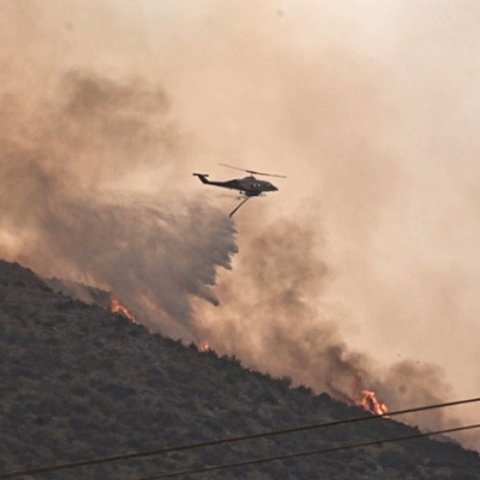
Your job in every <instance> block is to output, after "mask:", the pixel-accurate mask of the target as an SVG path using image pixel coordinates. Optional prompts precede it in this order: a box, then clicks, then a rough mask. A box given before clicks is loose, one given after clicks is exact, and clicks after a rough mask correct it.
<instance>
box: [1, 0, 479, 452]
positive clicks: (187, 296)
mask: <svg viewBox="0 0 480 480" xmlns="http://www.w3.org/2000/svg"><path fill="white" fill-rule="evenodd" d="M3 3H4V4H2V8H3V10H2V15H0V27H1V28H0V42H1V45H2V49H1V50H0V65H1V67H2V68H1V69H0V79H1V80H2V87H1V88H2V90H1V95H0V96H1V99H0V102H1V111H2V113H3V116H2V119H1V120H0V127H1V129H0V178H1V179H2V191H1V192H0V200H1V206H0V208H1V213H2V215H1V219H0V255H2V256H5V257H7V258H10V259H17V260H20V261H23V262H25V263H27V264H28V265H29V266H31V267H32V268H35V269H37V270H39V271H40V272H41V273H43V274H45V275H50V274H51V275H57V276H64V277H68V278H71V279H74V280H80V281H84V282H86V283H94V284H96V285H99V286H103V287H107V288H112V289H113V290H115V291H116V293H117V295H119V296H120V297H121V299H122V300H123V301H124V303H127V304H128V305H129V306H130V307H131V308H132V309H135V310H139V311H141V312H142V315H143V314H144V315H145V316H146V318H147V320H146V321H147V322H148V323H149V325H152V324H153V322H155V321H158V320H159V321H160V324H161V326H162V328H163V329H164V331H166V332H167V333H171V334H174V335H179V336H183V337H184V338H188V339H190V338H196V339H197V340H199V341H200V340H205V339H206V340H208V341H210V343H211V344H212V345H213V347H214V348H216V349H218V350H219V351H224V352H226V353H230V354H232V353H233V354H235V355H237V356H238V357H240V358H241V359H242V361H244V362H245V363H246V364H248V365H250V366H255V367H256V368H262V369H265V370H269V371H270V372H272V373H274V374H278V375H290V376H291V377H292V378H293V379H294V381H295V382H296V383H306V384H308V385H311V386H313V387H314V388H316V389H318V390H328V391H329V392H331V393H333V394H335V395H336V396H338V397H340V398H344V399H346V400H348V401H355V400H356V396H357V391H358V389H360V388H361V387H363V386H365V387H372V388H374V389H375V390H377V392H378V395H379V396H380V397H383V398H384V399H385V400H387V401H388V403H389V404H390V406H391V407H392V408H395V407H396V406H397V405H398V406H400V407H404V406H408V405H416V404H421V403H429V402H430V401H436V400H437V399H440V400H449V399H453V398H461V397H467V396H472V397H473V396H476V395H477V394H478V387H479V385H480V377H479V374H478V369H477V367H476V366H477V365H478V361H479V357H478V352H479V350H478V345H477V344H478V340H477V339H478V337H479V335H480V328H479V324H478V289H479V288H480V284H479V280H478V279H479V276H478V271H479V270H480V256H479V255H478V244H479V242H480V228H479V226H478V225H479V223H478V191H479V189H478V178H479V175H478V155H479V153H480V144H479V138H480V137H479V136H478V132H477V128H476V125H477V123H478V122H477V121H478V116H479V114H480V112H479V108H478V105H479V104H478V102H476V101H475V98H476V97H475V95H476V93H475V92H477V90H478V84H479V75H478V72H480V68H479V65H480V56H479V54H478V52H479V49H478V48H477V47H478V35H477V31H478V18H479V14H480V10H479V6H478V2H472V1H470V0H458V1H455V2H451V1H450V2H449V1H445V2H440V4H438V5H435V8H432V6H431V5H430V4H429V2H417V1H413V0H405V1H403V2H383V4H381V5H376V8H372V5H371V2H369V1H367V0H353V1H349V2H347V3H348V5H345V4H344V2H336V1H325V2H317V3H315V2H310V1H297V0H282V2H278V1H276V0H271V1H265V2H257V1H254V0H252V1H248V0H242V1H236V0H234V1H231V2H224V1H223V0H220V1H217V0H204V1H202V2H178V1H177V0H163V1H162V2H151V1H149V0H138V1H136V2H130V1H127V0H115V1H113V0H104V1H102V2H93V1H90V0H70V1H69V2H58V1H53V0H52V1H51V2H44V1H42V0H18V1H15V2H14V1H11V2H3ZM92 72H95V73H92ZM159 85H160V87H159ZM217 162H226V163H233V164H235V165H237V166H240V167H241V166H243V167H249V168H254V169H258V170H262V171H276V172H278V173H283V174H286V175H287V176H288V179H287V180H286V181H280V180H279V182H281V183H279V184H278V186H279V187H280V191H279V192H277V193H275V194H274V195H272V196H270V197H269V198H265V199H258V201H257V199H255V200H252V201H251V202H249V203H248V204H247V205H246V206H245V207H243V208H242V210H241V211H240V212H239V213H238V216H236V222H237V223H238V230H239V235H238V239H237V240H238V242H239V245H240V252H239V254H238V255H236V256H234V258H233V271H231V272H228V271H222V270H223V269H220V270H219V271H220V272H222V273H221V282H220V285H219V288H218V289H214V291H213V290H212V288H211V286H212V285H211V284H212V282H213V281H214V279H215V272H216V267H218V266H222V267H223V266H228V265H229V259H230V257H231V255H232V254H233V253H234V252H235V251H236V246H235V243H234V240H235V238H234V234H235V232H234V227H233V224H232V223H231V222H230V221H228V220H227V219H226V218H225V216H224V215H222V214H220V212H219V211H218V210H216V209H215V208H212V207H211V206H209V205H216V206H218V208H221V209H222V212H225V211H229V209H231V208H233V206H232V205H228V206H227V205H223V204H222V203H221V202H223V200H222V201H220V196H221V195H222V194H220V193H218V194H216V193H215V191H213V189H212V190H210V191H208V190H207V189H205V192H206V194H207V195H208V197H202V198H201V199H200V198H198V197H197V196H196V193H193V192H195V191H194V190H193V188H194V187H196V188H197V190H196V191H201V190H200V188H203V187H201V186H200V185H196V184H194V183H193V179H192V177H191V175H190V174H191V172H192V171H198V170H199V169H201V171H206V172H209V173H211V174H212V176H213V175H215V176H217V175H219V176H220V177H222V173H225V175H224V178H228V174H226V172H225V171H221V170H219V167H218V166H217V165H216V163H217ZM215 167H216V168H217V169H216V170H215ZM192 185H193V187H192ZM206 198H209V199H211V200H210V203H205V200H206ZM187 199H188V200H187ZM207 202H208V200H207ZM305 212H306V213H307V214H306V215H299V213H302V214H303V213H305ZM308 214H309V215H308ZM166 279H168V281H166ZM215 294H216V295H217V296H218V299H220V300H221V305H222V306H221V308H218V309H213V308H212V309H210V308H209V307H208V306H206V305H205V302H204V301H203V299H208V300H210V301H212V302H216V300H217V298H216V297H215ZM195 296H198V297H200V298H202V301H198V302H195V309H196V315H194V314H193V313H192V311H191V310H190V300H191V298H192V297H195ZM177 325H178V326H177ZM180 325H181V326H180ZM359 352H363V353H359ZM417 359H418V360H417ZM432 364H439V365H440V366H441V368H440V367H433V366H432ZM443 372H446V375H447V376H446V377H445V376H444V375H445V374H444V373H443ZM444 378H446V380H444ZM447 383H452V384H455V385H454V389H453V390H452V391H451V392H450V391H449V388H448V387H447V386H446V384H447ZM435 415H436V416H435V418H431V419H430V420H429V422H430V423H429V424H431V425H434V424H435V422H438V421H440V420H439V417H438V414H435ZM474 416H475V412H473V414H472V415H470V417H471V418H474ZM422 418H425V416H422ZM462 418H463V419H464V420H465V422H467V421H468V420H469V419H468V415H464V414H463V413H462ZM413 421H416V420H415V419H413ZM422 421H423V420H422ZM477 445H478V439H477Z"/></svg>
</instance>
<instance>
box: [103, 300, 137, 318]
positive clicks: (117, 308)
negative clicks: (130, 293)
mask: <svg viewBox="0 0 480 480" xmlns="http://www.w3.org/2000/svg"><path fill="white" fill-rule="evenodd" d="M108 309H109V310H110V311H111V312H112V313H119V314H120V315H123V316H124V317H126V318H128V319H129V320H130V321H131V322H133V323H137V319H136V318H135V315H134V314H133V313H132V312H131V311H130V310H129V309H128V308H127V307H126V306H125V305H123V304H122V302H120V300H119V299H118V298H116V297H114V296H113V295H112V297H111V298H110V302H109V303H108Z"/></svg>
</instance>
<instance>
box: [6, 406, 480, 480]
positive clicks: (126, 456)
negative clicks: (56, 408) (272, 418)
mask: <svg viewBox="0 0 480 480" xmlns="http://www.w3.org/2000/svg"><path fill="white" fill-rule="evenodd" d="M479 401H480V397H476V398H470V399H466V400H457V401H454V402H445V403H438V404H433V405H425V406H422V407H415V408H407V409H403V410H396V411H393V412H389V413H388V416H389V417H394V416H397V415H402V414H407V413H415V412H422V411H425V410H434V409H438V408H446V407H453V406H456V405H465V404H468V403H475V402H479ZM378 418H384V415H368V416H367V415H365V416H361V417H352V418H347V419H344V420H335V421H331V422H325V423H314V424H309V425H302V426H298V427H291V428H284V429H279V430H270V431H264V432H259V433H253V434H248V435H241V436H232V437H225V438H221V439H215V440H206V441H203V442H196V443H188V444H183V445H174V446H167V447H161V448H157V449H152V450H142V451H140V452H130V453H123V454H118V455H111V456H107V457H94V458H90V459H87V460H78V461H73V462H65V463H57V464H53V465H43V466H38V467H32V468H29V469H24V470H15V471H10V472H5V473H2V474H0V480H6V479H10V478H14V477H18V476H21V475H36V474H41V473H48V472H56V471H59V470H66V469H70V468H78V467H84V466H89V465H98V464H102V463H111V462H116V461H120V460H132V459H137V458H145V457H151V456H155V455H161V454H165V453H170V452H178V451H184V450H193V449H196V448H203V447H211V446H215V445H222V444H226V443H236V442H241V441H246V440H254V439H257V438H265V437H273V436H277V435H285V434H290V433H297V432H305V431H309V430H315V429H319V428H327V427H334V426H337V425H345V424H350V423H357V422H366V421H369V420H376V419H378Z"/></svg>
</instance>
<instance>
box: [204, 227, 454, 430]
mask: <svg viewBox="0 0 480 480" xmlns="http://www.w3.org/2000/svg"><path fill="white" fill-rule="evenodd" d="M310 220H312V219H310ZM262 223H263V224H264V231H263V232H262V233H260V234H258V235H257V236H253V237H252V238H250V239H249V240H248V241H247V242H243V243H242V242H241V248H240V253H239V258H240V259H241V261H240V262H239V264H238V265H235V268H234V270H233V271H232V272H230V273H226V274H224V275H222V280H221V282H220V284H219V286H218V291H219V294H220V296H221V298H222V301H223V302H224V307H223V308H222V309H221V311H218V312H217V311H213V310H211V309H209V308H208V307H206V306H204V305H202V304H198V305H197V309H198V310H199V313H198V315H197V323H196V325H197V329H198V330H197V336H198V338H203V339H204V340H206V341H208V343H209V345H210V346H211V347H212V348H214V349H216V350H218V351H220V352H223V353H228V352H235V354H237V355H238V356H239V357H240V358H241V359H242V360H243V361H244V363H245V364H246V365H248V366H250V367H253V368H257V369H258V368H259V369H261V370H265V371H268V372H270V373H273V374H274V375H277V376H282V375H287V376H289V377H290V378H291V379H292V380H293V382H294V383H295V384H304V385H309V386H311V387H313V388H314V389H315V390H316V391H318V392H323V391H327V392H329V393H331V394H332V395H333V396H334V397H336V398H339V399H342V400H344V401H346V402H348V403H350V404H357V403H358V402H359V400H360V399H361V394H362V391H363V390H364V389H374V390H375V391H376V392H377V394H378V397H379V399H382V400H384V401H386V402H387V403H388V405H389V408H390V409H400V408H404V406H405V405H426V404H432V403H441V402H442V401H443V399H445V398H447V397H448V395H449V393H450V390H451V389H450V387H449V386H448V385H447V384H446V382H445V379H444V375H443V372H442V370H441V369H440V368H439V367H436V366H433V365H426V364H422V365H420V363H418V364H417V363H416V362H415V361H413V360H404V361H400V362H397V363H395V364H393V365H391V366H387V365H380V364H379V363H376V362H375V352H374V351H372V352H368V353H360V352H358V351H355V350H354V349H352V348H351V347H349V346H348V345H347V344H346V343H345V341H344V340H343V339H342V335H341V333H340V328H339V327H340V326H341V323H342V313H341V310H340V309H339V308H335V307H334V306H331V305H328V303H327V302H322V300H321V299H322V298H323V297H324V294H325V291H326V290H327V289H328V288H329V285H330V284H331V282H332V281H333V278H332V277H333V276H334V274H333V273H332V272H330V271H329V269H328V266H327V265H326V264H325V263H324V261H322V259H321V255H320V252H321V251H322V248H324V245H323V244H324V242H323V241H319V240H318V239H317V236H316V234H315V232H314V229H313V228H312V227H309V226H308V224H309V222H308V219H303V221H300V222H296V221H295V220H290V221H288V220H283V221H281V222H273V223H272V222H268V221H266V222H262ZM319 300H320V302H319ZM314 305H317V307H314ZM390 341H391V342H392V343H393V342H394V339H393V338H392V339H390ZM410 420H411V421H413V422H416V421H418V418H416V417H415V416H410ZM421 424H422V425H423V426H429V427H431V428H434V427H439V426H440V425H443V415H442V413H441V412H439V411H436V412H434V413H431V414H428V415H423V416H422V419H421Z"/></svg>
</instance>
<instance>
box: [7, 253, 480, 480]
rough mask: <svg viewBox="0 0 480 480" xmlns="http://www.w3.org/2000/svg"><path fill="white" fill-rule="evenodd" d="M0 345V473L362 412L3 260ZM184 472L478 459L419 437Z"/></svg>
mask: <svg viewBox="0 0 480 480" xmlns="http://www.w3.org/2000/svg"><path fill="white" fill-rule="evenodd" d="M0 351H1V359H2V361H1V378H2V382H1V384H0V391H1V407H0V408H1V426H0V473H2V472H6V471H10V470H13V469H17V468H25V467H29V466H36V465H42V464H50V463H56V462H63V461H70V460H80V459H85V458H90V457H92V456H99V455H101V456H103V455H110V454H115V453H120V452H126V451H136V450H142V449H151V448H156V447H160V446H164V445H172V444H181V443H188V442H192V441H199V440H206V439H212V438H218V437H223V436H226V435H232V434H244V433H251V432H257V431H264V430H269V429H278V428H284V427H289V426H296V425H300V424H306V423H312V422H319V421H328V420H333V419H341V418H348V417H352V416H358V415H367V414H366V413H364V412H363V411H362V410H361V409H359V408H357V407H351V406H347V405H345V404H343V403H341V402H338V401H335V400H333V399H332V398H330V397H329V396H328V395H326V394H322V395H314V394H313V393H312V392H311V391H310V390H309V389H307V388H304V387H300V388H295V389H293V388H290V387H289V382H288V380H287V379H273V378H271V377H269V376H268V375H263V374H260V373H257V372H252V371H249V370H246V369H244V368H242V366H241V365H240V363H239V362H238V361H236V360H235V359H234V358H226V357H222V358H219V357H218V356H217V355H216V354H215V353H214V352H199V351H198V350H197V348H196V347H195V346H193V345H192V346H190V347H186V346H184V345H182V344H181V343H180V342H177V341H173V340H171V339H168V338H164V337H162V336H160V335H152V334H150V333H149V332H148V331H147V330H146V329H144V328H143V327H141V326H139V325H135V324H133V323H131V322H129V321H128V320H127V319H125V318H124V317H122V316H120V315H115V314H111V313H109V312H107V311H106V310H104V309H102V308H101V307H99V306H90V305H87V304H86V303H82V302H81V301H79V300H74V299H72V298H70V297H68V296H66V295H64V294H62V293H59V292H56V291H54V290H53V289H52V288H51V287H50V286H47V284H46V283H44V282H43V281H42V280H40V279H39V278H38V277H37V276H36V275H35V274H34V273H32V272H31V271H30V270H27V269H25V268H23V267H21V266H19V265H17V264H11V263H7V262H3V261H0ZM416 432H418V430H416V429H415V428H412V427H408V426H406V425H403V424H401V423H398V422H395V421H393V420H389V419H383V420H380V421H378V420H376V421H374V422H367V423H365V424H356V425H345V426H341V427H336V428H332V429H324V430H322V431H317V432H309V433H302V434H296V435H289V436H285V437H275V438H270V439H263V440H256V441H252V442H247V443H242V444H236V445H234V446H230V447H229V446H222V447H215V448H214V447H212V448H208V449H204V450H195V451H191V452H180V453H173V454H169V455H167V456H163V457H156V458H153V459H147V460H143V461H140V460H137V461H130V462H125V463H114V464H108V465H102V466H96V467H83V468H81V469H76V470H71V471H70V470H68V471H62V472H60V473H56V474H54V473H51V474H44V475H39V476H38V477H35V478H40V479H51V480H54V479H75V480H81V479H102V480H110V479H112V480H113V479H122V480H129V479H136V478H139V477H141V476H144V475H153V474H156V473H160V472H164V471H168V470H175V469H177V468H185V467H187V466H193V465H205V464H216V463H219V462H228V461H236V460H239V459H246V458H251V457H258V456H270V455H278V454H281V453H284V452H293V451H296V450H297V451H298V450H306V449H312V448H328V447H332V446H334V445H337V444H342V443H350V442H357V441H360V442H363V441H367V440H370V439H371V440H375V439H379V438H386V437H395V436H403V435H409V434H413V433H416ZM31 478H33V477H31ZM182 478H187V477H182ZM189 478H221V479H245V478H248V479H259V480H260V479H262V480H266V479H282V480H283V479H292V480H293V479H317V478H318V479H329V480H343V479H349V480H356V479H369V480H375V479H378V480H380V479H381V480H385V479H388V480H396V479H398V480H400V479H401V480H408V479H412V480H413V479H415V480H418V479H440V480H441V479H455V480H475V479H480V458H479V455H478V454H477V453H476V452H470V451H467V450H464V449H463V448H461V447H460V446H459V445H457V444H456V443H454V442H453V441H445V439H443V440H433V439H419V440H414V441H409V442H404V443H401V444H400V443H397V444H391V445H385V446H383V447H381V448H380V447H370V448H368V449H357V450H352V451H347V452H338V453H335V454H331V455H326V456H321V457H312V458H306V459H300V460H295V461H293V460H290V461H286V462H275V463H270V464H265V465H260V466H256V467H250V468H248V469H238V470H231V471H225V472H222V473H217V474H210V475H206V476H203V477H200V476H199V477H189Z"/></svg>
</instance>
